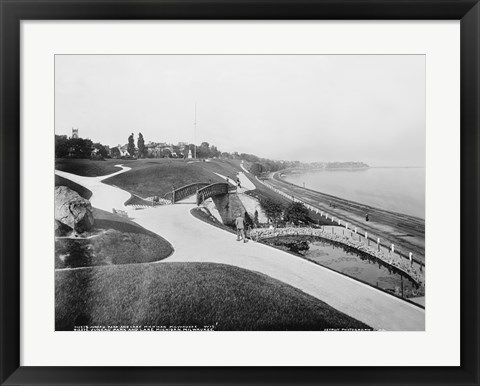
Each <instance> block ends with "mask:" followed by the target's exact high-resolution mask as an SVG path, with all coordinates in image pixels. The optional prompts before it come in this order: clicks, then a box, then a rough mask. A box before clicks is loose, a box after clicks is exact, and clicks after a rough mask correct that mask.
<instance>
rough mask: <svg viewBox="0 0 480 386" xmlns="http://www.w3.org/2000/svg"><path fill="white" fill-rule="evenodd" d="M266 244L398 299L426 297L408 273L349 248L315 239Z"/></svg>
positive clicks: (280, 238) (274, 239)
mask: <svg viewBox="0 0 480 386" xmlns="http://www.w3.org/2000/svg"><path fill="white" fill-rule="evenodd" d="M263 242H265V243H266V244H268V245H271V246H275V247H276V248H279V249H282V250H285V251H287V252H290V253H293V254H295V255H298V256H302V257H304V258H305V259H307V260H311V261H313V262H315V263H317V264H319V265H322V266H324V267H327V268H330V269H332V270H333V271H337V272H340V273H342V274H344V275H346V276H349V277H352V278H354V279H357V280H360V281H362V282H364V283H367V284H370V285H372V286H374V287H377V288H379V289H382V290H384V291H387V292H390V293H394V294H396V295H398V296H403V297H405V298H408V297H414V296H421V295H424V289H423V287H422V288H419V286H418V285H417V283H416V282H415V281H413V280H412V279H411V278H410V277H409V276H408V275H407V274H405V273H403V272H402V271H400V270H398V269H397V268H395V267H392V266H391V265H389V264H387V263H385V262H383V261H381V260H379V259H377V258H375V257H373V256H371V255H368V254H366V253H363V252H360V251H358V250H356V249H353V248H351V247H349V246H346V245H342V244H339V243H335V242H333V241H330V240H325V239H323V238H320V237H315V236H278V237H272V238H267V239H264V240H263ZM402 293H403V295H402Z"/></svg>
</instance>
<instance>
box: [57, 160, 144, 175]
mask: <svg viewBox="0 0 480 386" xmlns="http://www.w3.org/2000/svg"><path fill="white" fill-rule="evenodd" d="M136 162H137V161H136V160H122V159H107V160H104V161H96V160H90V159H74V158H57V159H55V169H57V170H61V171H63V172H67V173H72V174H77V175H79V176H84V177H99V176H106V175H108V174H112V173H115V172H118V171H119V170H121V169H120V168H119V167H116V166H115V165H124V166H128V167H134V166H135V164H136Z"/></svg>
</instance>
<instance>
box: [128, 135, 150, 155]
mask: <svg viewBox="0 0 480 386" xmlns="http://www.w3.org/2000/svg"><path fill="white" fill-rule="evenodd" d="M132 135H133V134H132ZM129 142H130V139H129ZM134 147H135V145H134ZM137 147H138V158H143V157H144V156H145V152H146V149H145V141H144V139H143V135H142V133H138V141H137ZM128 152H129V153H130V150H129V151H128Z"/></svg>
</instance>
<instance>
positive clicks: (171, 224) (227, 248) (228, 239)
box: [56, 168, 425, 331]
mask: <svg viewBox="0 0 480 386" xmlns="http://www.w3.org/2000/svg"><path fill="white" fill-rule="evenodd" d="M126 170H128V169H127V168H124V169H123V170H121V171H119V172H117V173H114V174H118V173H122V172H125V171H126ZM56 173H57V174H58V175H60V176H62V177H64V178H68V179H70V180H72V181H74V182H76V183H78V184H80V185H83V186H84V187H86V188H88V189H90V190H91V191H92V193H93V195H92V198H91V202H92V205H93V206H94V207H97V208H100V209H103V210H107V211H111V209H112V208H119V207H123V203H124V202H125V201H126V200H127V199H128V198H129V197H130V194H129V193H128V192H126V191H124V190H122V189H119V188H117V187H114V186H110V185H106V184H103V183H102V182H101V181H102V180H103V179H105V178H108V177H111V176H112V175H109V176H103V177H81V176H77V175H74V174H70V173H65V172H59V171H56ZM195 207H196V205H195V204H194V203H193V200H192V202H189V201H188V200H185V201H184V202H183V203H182V204H178V205H165V206H160V207H156V208H147V209H143V210H138V211H135V210H129V216H130V218H131V219H132V220H133V221H135V222H137V223H138V224H140V225H141V226H143V227H144V228H146V229H149V230H150V231H152V232H155V233H157V234H159V235H161V236H162V237H164V238H166V239H167V240H168V241H169V242H170V243H171V244H172V245H173V246H174V249H175V252H174V253H173V255H172V256H171V257H169V258H167V259H165V260H163V261H162V262H161V263H168V262H173V261H182V262H213V263H222V264H229V265H234V266H237V267H241V268H246V269H249V270H252V271H257V272H261V273H263V274H266V275H268V276H270V277H272V278H275V279H278V280H281V281H282V282H284V283H287V284H289V285H292V286H294V287H296V288H299V289H301V290H302V291H304V292H305V293H308V294H310V295H312V296H314V297H316V298H318V299H320V300H322V301H324V302H326V303H328V304H329V305H331V306H332V307H334V308H336V309H337V310H339V311H341V312H344V313H346V314H347V315H350V316H352V317H354V318H356V319H358V320H361V321H362V322H364V323H366V324H368V325H370V326H372V327H373V328H375V329H378V330H392V331H409V330H424V329H425V311H424V310H423V309H421V308H419V307H416V306H414V305H412V304H409V303H407V302H405V301H403V300H400V299H397V298H395V297H393V296H391V295H388V294H386V293H383V292H381V291H378V290H376V289H374V288H372V287H370V286H368V285H365V284H362V283H360V282H358V281H355V280H353V279H350V278H348V277H346V276H343V275H341V274H338V273H336V272H333V271H330V270H328V269H326V268H323V267H321V266H319V265H316V264H314V263H311V262H309V261H307V260H304V259H302V258H299V257H296V256H293V255H291V254H288V253H286V252H283V251H279V250H277V249H274V248H271V247H268V246H266V245H263V244H258V243H255V242H253V241H250V242H248V243H243V242H237V241H236V238H235V236H234V235H232V234H231V233H228V232H225V231H223V230H221V229H218V228H215V227H212V226H210V225H208V224H206V223H204V222H202V221H201V220H198V219H196V218H195V217H193V216H192V215H191V214H190V210H191V209H193V208H195Z"/></svg>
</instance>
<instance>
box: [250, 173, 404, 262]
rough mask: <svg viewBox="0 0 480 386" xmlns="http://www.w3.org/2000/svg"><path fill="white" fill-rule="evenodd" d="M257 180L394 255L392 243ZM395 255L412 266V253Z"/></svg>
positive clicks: (260, 181)
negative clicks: (406, 260) (382, 240)
mask: <svg viewBox="0 0 480 386" xmlns="http://www.w3.org/2000/svg"><path fill="white" fill-rule="evenodd" d="M255 178H256V179H257V181H258V182H259V183H261V184H262V185H264V186H265V187H267V188H269V189H271V190H273V191H274V192H276V193H277V194H279V195H281V196H282V197H284V198H286V199H287V200H291V201H292V202H300V203H301V204H303V205H304V206H305V207H306V208H307V209H308V210H310V211H311V212H313V213H316V214H317V215H319V216H320V217H325V219H326V220H330V221H331V222H333V223H336V224H337V225H338V226H340V227H341V226H343V227H345V229H346V230H352V231H353V232H354V233H355V234H356V235H358V237H363V235H364V237H365V239H366V241H367V242H368V240H370V241H373V242H376V244H378V246H379V247H380V246H381V247H383V248H387V249H389V250H390V252H392V253H394V252H395V245H394V244H393V243H390V242H383V243H381V240H380V237H378V236H375V235H373V234H369V233H368V232H367V231H365V230H362V229H360V228H359V227H356V226H353V225H352V224H349V223H348V221H345V220H342V219H340V218H339V217H338V216H334V215H333V214H330V213H328V212H327V211H325V210H324V209H320V208H317V207H315V206H313V205H311V204H309V203H307V202H305V201H303V200H300V199H298V198H297V197H295V196H294V195H291V194H287V193H285V192H284V191H282V190H280V189H277V188H275V187H274V186H273V185H271V184H270V183H268V182H266V181H262V180H260V179H259V178H258V177H255ZM397 254H398V255H399V257H400V258H402V259H408V261H409V263H410V265H412V263H413V253H412V252H409V253H408V258H407V257H406V256H402V254H401V253H399V252H398V251H397Z"/></svg>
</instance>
